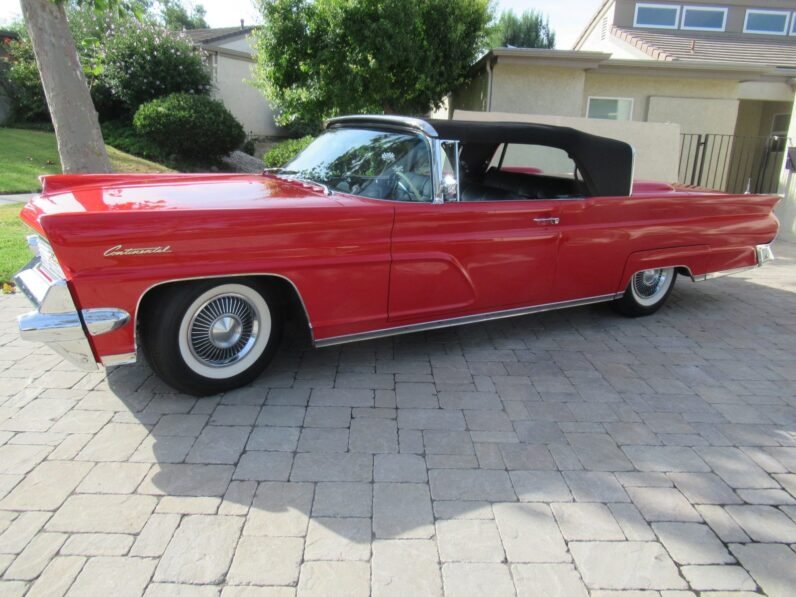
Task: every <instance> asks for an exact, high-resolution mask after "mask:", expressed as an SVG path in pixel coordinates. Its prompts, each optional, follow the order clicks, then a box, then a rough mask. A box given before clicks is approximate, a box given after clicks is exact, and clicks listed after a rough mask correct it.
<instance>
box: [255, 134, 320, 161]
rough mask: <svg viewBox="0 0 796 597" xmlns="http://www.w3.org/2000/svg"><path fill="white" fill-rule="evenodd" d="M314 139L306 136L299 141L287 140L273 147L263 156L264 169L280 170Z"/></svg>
mask: <svg viewBox="0 0 796 597" xmlns="http://www.w3.org/2000/svg"><path fill="white" fill-rule="evenodd" d="M313 139H314V137H312V136H311V135H307V136H306V137H301V138H299V139H288V140H287V141H282V142H281V143H278V144H277V145H274V146H273V147H272V148H271V149H270V150H268V152H267V153H266V154H265V155H264V156H263V162H265V167H266V168H281V167H282V166H284V165H285V164H287V163H288V162H289V161H290V160H292V159H293V158H294V157H296V156H297V155H298V154H299V152H301V151H302V150H303V149H304V148H305V147H307V145H309V144H310V143H312V141H313Z"/></svg>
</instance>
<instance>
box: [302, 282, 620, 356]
mask: <svg viewBox="0 0 796 597" xmlns="http://www.w3.org/2000/svg"><path fill="white" fill-rule="evenodd" d="M620 296H621V295H620ZM615 298H616V295H615V294H614V293H612V294H603V295H600V296H593V297H589V298H583V299H575V300H572V301H561V302H557V303H546V304H544V305H535V306H532V307H519V308H516V309H505V310H502V311H492V312H490V313H479V314H477V315H464V316H461V317H452V318H450V319H439V320H436V321H429V322H425V323H413V324H411V325H401V326H396V327H393V328H385V329H381V330H374V331H372V332H362V333H359V334H348V335H345V336H334V337H332V338H324V339H323V340H315V341H314V342H313V344H314V345H315V346H317V347H318V348H322V347H324V346H334V345H336V344H345V343H347V342H359V341H363V340H374V339H376V338H384V337H386V336H398V335H401V334H412V333H414V332H425V331H427V330H436V329H440V328H449V327H454V326H457V325H469V324H471V323H481V322H484V321H492V320H494V319H506V318H508V317H519V316H521V315H531V314H533V313H542V312H544V311H552V310H554V309H566V308H568V307H581V306H584V305H591V304H594V303H604V302H607V301H612V300H614V299H615Z"/></svg>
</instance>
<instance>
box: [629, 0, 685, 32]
mask: <svg viewBox="0 0 796 597" xmlns="http://www.w3.org/2000/svg"><path fill="white" fill-rule="evenodd" d="M679 20H680V7H679V6H672V5H671V4H642V3H640V2H639V3H638V4H636V17H635V19H634V21H633V26H634V27H652V28H654V29H677V23H678V22H679Z"/></svg>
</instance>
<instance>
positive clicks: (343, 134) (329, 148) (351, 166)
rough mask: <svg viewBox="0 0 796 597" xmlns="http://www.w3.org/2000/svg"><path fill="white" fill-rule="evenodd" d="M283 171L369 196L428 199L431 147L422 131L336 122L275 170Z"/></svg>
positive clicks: (291, 175) (303, 178)
mask: <svg viewBox="0 0 796 597" xmlns="http://www.w3.org/2000/svg"><path fill="white" fill-rule="evenodd" d="M280 174H282V175H284V176H289V177H294V178H297V179H300V180H307V181H312V182H317V183H320V184H323V185H326V186H327V187H328V188H330V189H331V190H333V191H340V192H342V193H351V194H353V195H361V196H363V197H370V198H373V199H392V200H396V201H431V199H432V195H433V191H432V183H431V152H430V149H429V144H428V143H427V142H426V139H425V138H424V137H423V136H422V135H414V134H407V133H398V132H393V131H384V130H376V129H354V128H336V129H331V130H329V131H327V132H325V133H324V134H322V135H321V136H320V137H318V138H317V139H315V140H314V141H313V142H312V143H310V145H309V146H308V147H307V148H306V149H305V150H304V151H302V152H301V153H300V154H299V155H298V156H297V157H296V158H295V159H294V160H293V161H292V162H289V163H288V164H286V165H285V167H284V168H283V169H281V170H280Z"/></svg>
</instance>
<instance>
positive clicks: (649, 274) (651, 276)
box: [643, 269, 658, 286]
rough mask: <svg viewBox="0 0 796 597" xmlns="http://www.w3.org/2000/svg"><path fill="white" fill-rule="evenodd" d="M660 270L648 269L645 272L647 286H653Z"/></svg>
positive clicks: (644, 278)
mask: <svg viewBox="0 0 796 597" xmlns="http://www.w3.org/2000/svg"><path fill="white" fill-rule="evenodd" d="M657 274H658V270H654V269H648V270H647V271H645V272H644V276H643V280H644V284H646V285H647V286H652V285H653V284H654V283H655V278H656V277H657Z"/></svg>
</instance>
